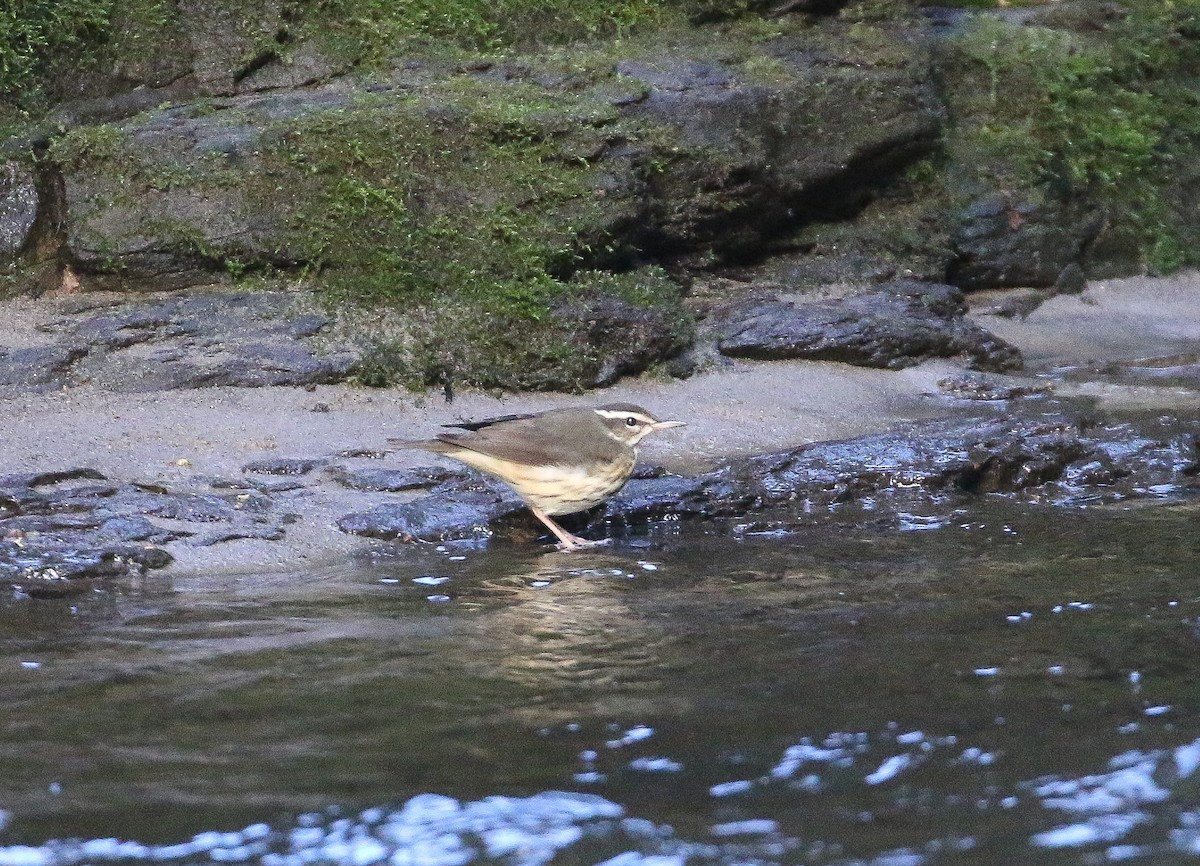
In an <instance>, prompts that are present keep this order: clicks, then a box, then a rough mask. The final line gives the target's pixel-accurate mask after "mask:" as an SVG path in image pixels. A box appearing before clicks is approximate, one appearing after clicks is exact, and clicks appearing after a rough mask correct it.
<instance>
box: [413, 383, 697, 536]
mask: <svg viewBox="0 0 1200 866" xmlns="http://www.w3.org/2000/svg"><path fill="white" fill-rule="evenodd" d="M447 426H451V427H459V428H462V429H463V430H465V431H467V432H464V433H439V434H438V437H437V439H430V440H424V441H420V442H405V443H403V444H404V445H405V446H407V447H409V448H421V449H423V450H425V451H433V452H435V453H437V454H444V455H446V456H447V457H452V458H454V459H455V460H458V461H459V462H461V463H465V464H467V465H468V466H473V467H475V468H476V469H481V470H483V471H484V472H487V473H489V474H491V475H494V476H496V477H497V478H499V479H500V480H501V481H503V482H505V483H506V484H508V486H509V487H511V488H512V489H513V490H515V491H516V493H517V495H518V496H520V497H521V498H522V499H523V500H525V504H526V505H528V506H529V510H530V511H532V512H533V514H534V516H535V517H537V519H538V520H540V521H542V523H544V524H546V526H547V527H549V529H550V531H551V532H553V533H554V534H555V535H556V536H557V537H558V540H559V547H560V548H561V549H563V550H577V549H579V548H581V547H591V546H593V545H596V544H606V543H607V542H608V539H604V540H603V541H588V540H587V539H584V538H580V537H579V536H578V535H573V534H571V533H570V532H567V531H566V530H565V529H563V528H562V527H561V526H559V525H558V524H557V523H555V522H554V521H553V520H552V519H551V515H559V514H574V513H575V512H576V511H586V510H587V509H589V508H592V507H594V506H596V505H599V504H600V503H601V502H603V501H604V500H606V499H607V498H608V497H610V496H612V495H613V494H614V493H616V492H617V491H618V490H620V489H621V488H622V487H624V486H625V482H626V481H628V480H629V476H630V474H631V473H632V472H633V467H634V464H635V463H636V462H637V448H636V446H637V444H638V443H639V442H641V441H642V439H643V438H644V437H645V436H646V435H647V434H649V433H653V432H654V431H655V430H667V429H669V428H671V427H683V426H684V422H683V421H659V420H658V419H657V418H655V417H654V416H653V415H651V414H650V413H649V412H647V411H646V410H645V409H643V408H642V407H640V406H634V405H633V404H631V403H609V404H608V405H606V406H596V407H595V408H582V409H553V410H551V411H549V412H541V413H539V414H536V415H505V416H503V417H501V418H490V419H488V420H485V421H473V422H469V423H465V424H451V425H447Z"/></svg>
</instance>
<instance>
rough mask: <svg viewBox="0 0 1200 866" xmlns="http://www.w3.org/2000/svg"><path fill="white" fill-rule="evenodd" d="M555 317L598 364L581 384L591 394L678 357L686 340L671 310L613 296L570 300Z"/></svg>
mask: <svg viewBox="0 0 1200 866" xmlns="http://www.w3.org/2000/svg"><path fill="white" fill-rule="evenodd" d="M554 312H555V314H556V315H557V316H558V317H559V318H560V319H563V320H565V321H566V322H567V323H568V327H569V328H570V330H571V331H572V332H573V333H574V335H575V339H576V340H577V341H578V342H579V343H580V345H581V346H582V347H586V348H587V349H588V350H590V352H591V353H592V354H593V355H594V356H595V357H596V359H597V360H596V361H595V362H594V363H593V364H591V365H590V366H589V369H587V370H586V371H585V376H584V382H583V384H584V385H586V386H587V387H591V388H600V387H604V386H606V385H611V384H613V383H614V382H616V381H617V380H618V379H620V378H621V377H622V376H627V375H636V374H637V373H641V372H644V371H645V370H647V369H648V368H649V367H650V366H652V365H653V364H656V363H658V362H660V361H664V360H666V359H668V358H670V357H672V356H674V355H676V354H678V353H679V352H681V351H682V350H683V349H684V348H686V346H687V344H688V342H689V338H690V336H691V334H690V329H684V328H681V327H680V326H679V323H678V321H677V318H678V317H677V316H676V315H675V314H674V310H671V309H668V308H665V307H642V306H637V305H635V304H632V303H630V302H628V301H626V300H623V299H621V298H617V297H613V296H598V297H592V298H589V299H586V300H574V301H571V302H570V303H567V304H563V305H560V306H558V307H557V308H555V311H554Z"/></svg>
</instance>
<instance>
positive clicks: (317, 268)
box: [251, 77, 678, 388]
mask: <svg viewBox="0 0 1200 866" xmlns="http://www.w3.org/2000/svg"><path fill="white" fill-rule="evenodd" d="M618 134H619V135H621V136H629V135H631V134H632V131H631V130H628V129H625V128H623V126H622V125H621V124H620V123H619V122H618V120H617V116H616V113H615V111H614V110H613V109H612V107H611V106H610V105H609V104H608V103H606V102H603V101H598V100H593V99H591V98H589V97H588V96H587V95H586V94H583V95H575V96H561V95H559V96H555V95H551V94H550V93H548V92H547V91H546V90H544V89H543V88H540V87H537V86H535V85H532V84H525V83H519V82H516V83H514V82H509V83H505V84H502V85H498V84H495V83H491V82H486V81H482V80H479V79H476V78H472V77H462V78H460V79H455V80H452V81H449V82H447V83H445V84H441V85H438V86H437V89H436V92H430V93H422V94H419V95H411V96H394V95H380V96H374V97H370V98H364V99H361V100H359V101H357V102H355V103H353V104H352V105H349V106H346V107H343V108H340V109H337V110H328V111H323V112H319V113H315V114H312V115H309V116H307V117H304V118H302V119H299V120H295V121H289V122H287V123H285V124H280V125H278V126H277V127H275V128H274V129H272V130H271V131H270V132H269V133H268V135H267V137H266V139H267V140H268V141H271V142H273V152H272V153H271V154H269V155H268V156H267V157H266V166H265V171H264V172H262V173H261V175H260V177H259V181H260V182H261V183H262V184H263V186H262V187H260V188H259V189H258V190H257V191H255V190H251V195H252V196H253V195H259V196H260V197H261V201H262V203H263V206H271V207H277V206H278V193H277V190H278V189H279V188H280V187H282V188H285V189H291V190H293V191H294V192H293V195H292V197H291V199H290V203H289V204H288V205H287V206H286V212H285V213H284V214H283V216H282V219H283V222H284V224H285V225H286V226H287V229H286V231H287V235H288V238H287V246H288V247H289V249H291V250H293V251H294V253H295V255H296V256H297V257H298V258H300V259H303V260H305V261H307V262H309V268H310V271H311V272H312V273H313V274H315V275H319V280H320V282H321V284H322V285H323V286H324V287H325V289H326V293H327V296H328V297H329V299H330V302H331V303H332V304H334V305H336V306H338V307H339V308H358V309H375V310H384V311H386V310H403V311H404V314H405V316H406V317H407V320H408V322H410V323H416V324H415V325H413V324H402V325H397V324H395V323H394V322H392V323H391V324H390V325H389V326H388V328H382V329H381V331H380V333H378V334H375V335H373V336H371V337H370V339H369V340H368V342H369V343H370V345H371V351H370V356H371V358H372V360H371V361H369V362H366V363H364V365H363V368H362V370H361V371H360V375H361V377H362V378H363V379H364V381H368V382H371V383H375V384H378V383H381V382H384V381H401V382H403V383H404V384H407V385H424V384H428V383H430V382H437V381H441V380H442V379H445V378H446V377H451V378H452V379H453V380H454V381H456V382H469V383H473V384H481V385H504V386H505V387H522V388H531V387H544V386H547V385H548V384H550V383H551V382H557V383H558V384H560V385H561V384H562V382H564V381H568V382H569V381H574V380H577V379H581V378H582V377H583V373H582V371H583V369H584V368H585V367H586V365H587V363H588V361H589V359H588V358H587V357H586V351H585V350H581V348H580V347H578V346H577V345H576V343H575V342H574V341H573V334H572V333H570V332H569V329H564V327H561V326H560V325H559V324H558V323H556V321H555V316H554V314H553V309H554V307H555V305H556V304H557V303H560V302H561V301H562V300H563V299H564V298H568V297H570V296H572V295H574V294H577V293H578V292H579V291H580V288H579V286H577V285H574V284H572V282H571V279H570V278H571V275H572V274H573V273H574V272H575V270H576V269H577V268H578V266H579V262H580V261H581V260H582V258H583V256H584V254H585V253H586V252H587V250H588V249H589V248H592V247H596V248H600V247H603V246H604V245H605V244H606V243H607V238H606V236H605V229H604V227H605V225H606V224H607V220H608V218H609V216H608V212H609V209H610V207H611V203H610V202H608V201H607V200H606V197H605V196H604V195H602V194H600V187H598V186H597V184H599V183H600V182H601V179H600V178H597V177H596V176H595V169H594V168H593V167H592V166H591V164H590V163H589V159H588V155H589V154H592V153H595V152H597V150H598V149H599V148H601V147H602V146H603V145H604V143H605V142H606V141H607V140H608V138H609V136H612V135H618ZM674 303H676V304H678V298H677V296H676V298H675V299H674ZM383 318H385V319H392V318H394V317H391V316H388V315H387V314H386V313H385V314H383Z"/></svg>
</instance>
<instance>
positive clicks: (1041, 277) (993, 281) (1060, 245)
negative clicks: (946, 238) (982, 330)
mask: <svg viewBox="0 0 1200 866" xmlns="http://www.w3.org/2000/svg"><path fill="white" fill-rule="evenodd" d="M1102 224H1103V220H1102V217H1101V216H1100V214H1098V213H1096V212H1092V211H1088V210H1086V209H1082V208H1079V207H1076V206H1072V205H1067V204H1063V203H1059V202H1054V201H1047V202H1043V203H1041V204H1034V203H1032V202H1015V203H1014V202H1010V201H1008V200H1007V199H1006V198H1003V197H1000V196H993V197H989V198H984V199H980V200H978V201H976V202H974V203H973V204H971V205H970V206H968V207H967V208H966V209H965V210H964V211H963V213H962V214H961V215H960V217H959V223H958V229H957V231H956V232H955V235H954V238H953V239H952V244H953V247H954V260H953V261H952V262H951V264H950V267H949V270H948V276H947V278H948V280H949V281H950V282H951V283H953V284H954V285H956V286H960V287H962V288H963V289H966V290H968V291H969V290H971V289H987V288H1006V287H1026V286H1027V287H1035V288H1036V287H1047V286H1053V285H1055V284H1056V283H1057V282H1058V280H1059V277H1060V275H1062V274H1063V273H1064V271H1065V270H1066V269H1067V268H1068V267H1069V266H1070V265H1072V264H1075V265H1078V262H1079V260H1080V258H1081V257H1082V254H1083V250H1084V247H1085V246H1086V245H1087V244H1088V243H1089V242H1091V240H1092V239H1093V238H1095V237H1096V235H1097V233H1098V232H1099V231H1100V229H1101V226H1102ZM1068 279H1070V277H1069V276H1068Z"/></svg>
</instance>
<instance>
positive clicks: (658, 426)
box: [650, 421, 687, 430]
mask: <svg viewBox="0 0 1200 866" xmlns="http://www.w3.org/2000/svg"><path fill="white" fill-rule="evenodd" d="M686 426H687V422H686V421H655V422H654V424H653V426H652V427H651V428H650V429H652V430H670V429H671V428H672V427H686Z"/></svg>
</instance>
